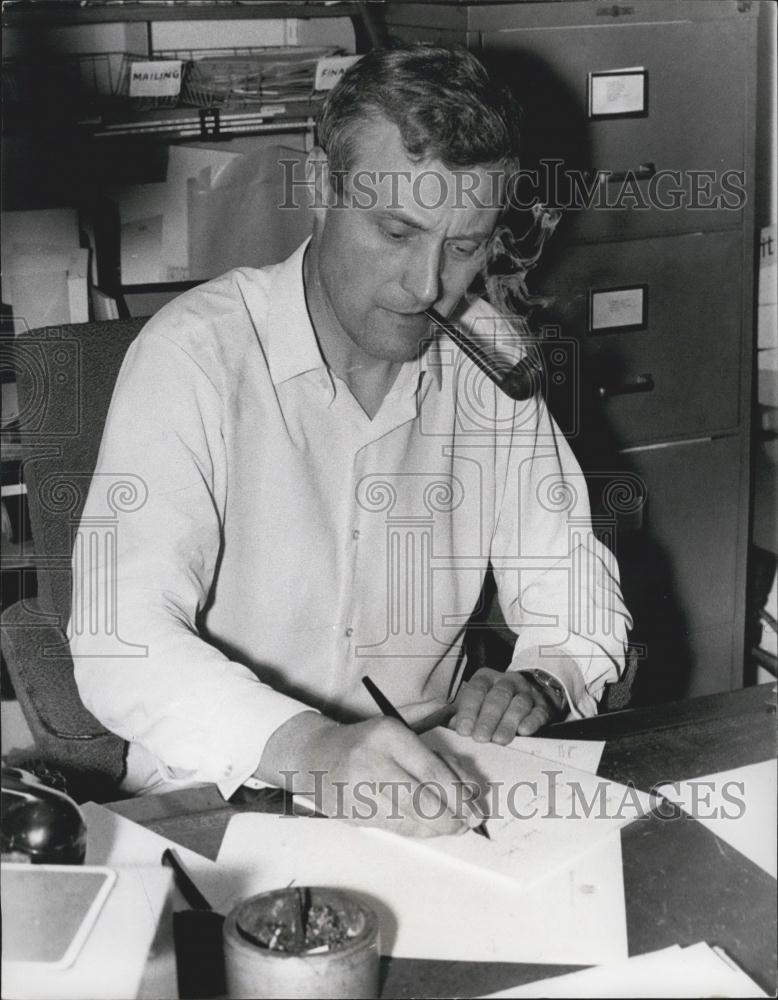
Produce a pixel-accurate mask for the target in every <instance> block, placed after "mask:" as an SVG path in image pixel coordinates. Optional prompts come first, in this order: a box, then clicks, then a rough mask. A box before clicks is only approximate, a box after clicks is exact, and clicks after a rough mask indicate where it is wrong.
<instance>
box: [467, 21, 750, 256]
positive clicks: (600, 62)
mask: <svg viewBox="0 0 778 1000" xmlns="http://www.w3.org/2000/svg"><path fill="white" fill-rule="evenodd" d="M524 6H525V5H523V4H520V5H516V6H515V7H513V8H512V9H511V12H509V11H507V10H506V13H505V16H504V19H505V20H506V21H507V20H509V18H511V17H514V18H516V17H521V16H522V12H521V11H520V8H521V7H524ZM533 6H536V5H533ZM517 8H519V12H518V14H515V13H513V11H516V9H517ZM490 9H491V10H494V8H490ZM476 16H477V15H476ZM496 19H497V16H496V15H494V16H493V17H492V18H491V20H492V21H494V20H496ZM524 19H525V20H527V19H528V18H527V15H526V13H525V14H524ZM751 21H752V19H750V18H747V17H744V16H741V17H740V18H737V17H734V18H732V17H731V18H727V19H722V20H711V21H707V22H700V23H691V22H689V21H681V20H679V21H672V22H667V23H620V22H619V23H608V24H602V25H594V24H590V25H587V26H586V27H581V26H568V27H563V26H560V27H538V26H537V25H532V24H531V23H530V25H529V27H528V28H526V29H525V28H507V27H506V28H505V29H503V30H488V31H484V32H483V33H482V36H481V40H482V55H483V57H484V60H485V61H486V62H487V63H489V62H490V61H492V62H493V63H494V64H495V65H501V67H502V71H503V73H504V74H505V75H506V76H507V78H508V80H510V81H511V82H512V83H514V85H515V89H516V93H517V96H518V98H519V100H520V102H522V103H523V104H524V105H525V108H526V111H527V119H528V122H529V123H530V125H532V123H535V124H534V128H535V130H536V134H535V138H534V141H532V142H531V145H532V146H533V147H535V148H534V149H533V150H532V152H533V153H534V154H535V155H536V156H540V157H553V156H554V155H555V154H559V155H560V156H562V157H564V158H565V160H566V165H565V169H567V168H571V167H572V168H573V169H575V170H578V171H586V170H599V171H608V172H611V174H612V176H611V179H610V180H609V181H608V182H603V183H600V184H599V185H594V184H593V179H592V178H588V179H584V181H582V182H579V190H580V191H581V192H582V193H580V194H575V192H574V191H570V190H569V188H568V185H567V184H566V183H564V182H562V183H559V182H557V183H556V184H555V182H554V180H553V176H554V170H553V168H550V167H546V168H541V169H540V170H539V173H538V183H537V193H538V196H539V197H540V198H541V200H546V193H547V192H548V191H549V188H550V189H551V191H550V193H551V194H553V192H554V189H555V187H556V190H557V197H558V198H559V199H560V202H561V204H562V205H567V204H572V205H576V204H577V205H581V204H584V205H585V204H587V202H589V199H590V198H591V202H590V204H591V205H592V206H593V207H592V208H590V209H589V210H588V211H579V210H575V209H574V210H572V211H571V212H570V213H569V214H570V225H571V234H572V236H573V237H574V238H580V239H595V238H602V237H606V238H608V237H614V236H618V237H620V238H627V237H629V236H632V235H638V234H641V235H642V234H653V233H672V232H690V231H697V230H700V229H719V228H722V227H732V226H738V225H740V224H741V215H742V208H743V205H744V203H745V192H744V190H743V188H744V185H745V184H746V183H747V181H746V179H745V176H744V166H745V159H744V156H745V152H744V151H745V148H746V140H747V134H748V130H749V123H748V121H747V118H746V116H745V114H744V108H745V101H746V93H747V85H748V84H747V74H746V71H745V69H744V67H747V66H748V65H749V62H748V56H747V54H746V52H747V49H746V46H747V43H748V39H749V38H750V37H751V34H752V28H753V25H752V24H751ZM538 123H540V125H539V126H538ZM538 127H539V128H540V132H537V129H538ZM565 137H567V138H566V139H565ZM532 165H533V167H534V166H535V163H534V158H533V163H532ZM629 172H633V173H634V176H635V180H634V182H633V181H632V180H631V178H630V174H629ZM700 172H703V173H700ZM625 175H626V176H625ZM581 183H583V188H581V187H580V184H581ZM533 187H534V185H530V186H529V187H528V188H527V189H526V191H527V194H531V193H532V189H533ZM587 189H588V191H590V192H592V193H591V194H588V193H587ZM522 200H525V198H523V199H522ZM609 206H610V207H609Z"/></svg>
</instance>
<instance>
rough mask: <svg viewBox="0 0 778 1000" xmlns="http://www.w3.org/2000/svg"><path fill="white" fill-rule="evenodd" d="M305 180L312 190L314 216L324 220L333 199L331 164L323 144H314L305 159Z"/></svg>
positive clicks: (311, 204)
mask: <svg viewBox="0 0 778 1000" xmlns="http://www.w3.org/2000/svg"><path fill="white" fill-rule="evenodd" d="M305 180H306V183H307V185H308V190H309V192H310V197H311V202H310V208H311V211H312V212H313V214H314V216H315V217H316V218H317V219H318V220H319V221H323V220H324V213H325V212H326V210H327V208H328V206H329V205H330V203H331V201H332V196H333V191H332V186H331V184H330V164H329V160H328V159H327V154H326V153H325V152H324V150H323V149H322V148H321V146H314V147H313V149H312V150H311V151H310V153H309V154H308V158H307V159H306V161H305Z"/></svg>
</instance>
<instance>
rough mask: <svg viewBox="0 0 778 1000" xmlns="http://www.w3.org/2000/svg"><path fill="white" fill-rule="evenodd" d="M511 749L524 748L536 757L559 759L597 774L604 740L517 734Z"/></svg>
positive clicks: (512, 741) (510, 745)
mask: <svg viewBox="0 0 778 1000" xmlns="http://www.w3.org/2000/svg"><path fill="white" fill-rule="evenodd" d="M508 746H509V748H510V749H511V750H523V751H524V753H531V754H532V755H533V756H535V757H545V758H546V760H558V761H560V762H561V763H562V764H569V765H570V766H571V767H577V768H578V770H579V771H588V772H589V774H597V768H598V767H599V766H600V760H601V759H602V752H603V750H604V749H605V741H604V740H552V739H549V738H548V737H543V736H517V737H516V738H515V739H514V740H511V742H510V743H509V744H508Z"/></svg>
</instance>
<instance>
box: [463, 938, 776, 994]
mask: <svg viewBox="0 0 778 1000" xmlns="http://www.w3.org/2000/svg"><path fill="white" fill-rule="evenodd" d="M766 996H767V993H765V992H764V990H762V989H761V988H760V987H759V986H757V984H756V983H755V982H754V981H753V979H751V977H750V976H747V975H746V974H745V972H743V970H742V969H740V968H738V966H737V965H735V963H734V962H733V961H732V960H731V959H730V958H729V957H728V956H727V955H725V954H724V952H723V951H721V949H720V948H710V947H709V946H708V945H707V944H705V943H704V942H702V943H700V944H695V945H692V946H691V947H689V948H681V947H679V946H678V945H677V944H676V945H673V946H672V947H671V948H663V949H662V950H661V951H652V952H649V953H648V954H646V955H638V956H636V957H635V958H630V959H629V960H628V961H626V962H620V963H618V964H615V965H603V966H599V967H597V968H593V969H583V970H582V971H581V972H571V973H570V974H568V975H566V976H554V977H553V978H551V979H542V980H538V981H536V982H534V983H527V984H526V985H524V986H516V987H513V988H511V989H507V990H500V991H499V992H498V993H490V994H488V997H483V998H482V1000H503V998H505V1000H508V998H511V997H516V998H518V997H601V998H603V1000H605V998H611V997H612V998H613V1000H618V998H621V997H668V998H669V997H678V998H681V997H690V998H691V997H766Z"/></svg>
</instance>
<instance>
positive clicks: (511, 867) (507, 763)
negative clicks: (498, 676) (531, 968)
mask: <svg viewBox="0 0 778 1000" xmlns="http://www.w3.org/2000/svg"><path fill="white" fill-rule="evenodd" d="M422 739H423V740H424V742H425V743H426V744H427V745H428V746H429V747H430V748H432V749H433V750H435V751H436V752H438V753H446V754H454V755H456V756H457V757H458V758H459V760H461V761H462V763H463V764H464V765H465V766H466V767H467V768H468V770H469V771H470V772H471V773H473V774H475V775H476V776H477V777H478V780H479V783H480V784H481V787H482V788H483V789H484V792H485V795H484V800H483V804H484V806H485V807H486V811H487V814H488V819H487V824H486V825H487V828H488V831H489V836H490V838H491V839H489V840H486V839H484V838H482V837H440V838H435V839H430V840H419V841H414V844H418V850H419V851H424V852H428V853H434V854H444V855H446V856H447V857H449V858H451V859H452V860H454V859H455V860H457V861H460V862H462V863H464V864H469V865H473V866H475V867H477V868H479V869H483V870H484V871H491V872H493V873H494V874H495V875H499V876H507V877H509V878H512V879H515V880H516V882H517V883H518V884H519V886H520V887H521V888H522V889H528V888H530V887H531V886H533V885H535V884H537V883H538V882H540V881H542V880H543V879H545V878H547V877H548V876H549V875H550V874H551V873H553V872H554V871H557V870H558V869H559V868H563V867H564V866H566V865H567V864H569V863H570V861H571V860H572V859H574V858H575V857H577V856H578V855H579V854H583V853H585V852H586V851H588V850H591V849H592V848H593V847H595V846H596V845H597V844H598V843H599V842H600V841H601V840H602V839H604V838H607V837H609V836H610V835H611V834H612V833H614V832H616V831H618V830H619V829H620V828H621V827H623V826H626V825H627V824H628V823H631V822H632V821H633V820H635V819H639V818H640V817H641V816H643V815H645V814H646V813H647V812H649V811H650V808H651V799H650V796H648V795H647V794H645V793H644V792H640V791H638V790H637V789H636V788H634V787H630V786H627V785H620V784H617V783H616V782H612V781H607V780H606V779H604V778H598V777H597V776H596V775H593V774H589V773H588V772H586V771H581V770H578V769H577V768H573V767H570V766H569V765H568V764H564V763H561V762H559V761H552V760H546V759H545V758H543V757H537V756H535V755H533V754H527V753H524V752H523V751H520V750H513V749H511V748H510V747H501V746H498V745H497V744H495V743H476V742H474V741H473V740H472V739H469V738H466V737H463V736H458V735H457V734H456V733H454V732H452V731H451V730H448V729H434V730H432V731H431V732H429V733H425V734H424V736H423V737H422ZM386 836H391V835H390V834H387V835H386Z"/></svg>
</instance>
